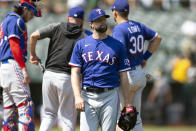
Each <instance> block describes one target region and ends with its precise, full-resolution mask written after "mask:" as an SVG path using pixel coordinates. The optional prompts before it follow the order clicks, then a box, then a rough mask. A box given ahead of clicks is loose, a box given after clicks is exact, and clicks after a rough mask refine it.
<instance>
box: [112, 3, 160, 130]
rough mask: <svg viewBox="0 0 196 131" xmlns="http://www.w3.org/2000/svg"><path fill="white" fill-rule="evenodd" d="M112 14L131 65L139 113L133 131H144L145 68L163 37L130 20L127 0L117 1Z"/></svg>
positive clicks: (135, 99) (134, 103)
mask: <svg viewBox="0 0 196 131" xmlns="http://www.w3.org/2000/svg"><path fill="white" fill-rule="evenodd" d="M111 9H112V14H113V17H114V20H115V22H116V23H117V26H115V28H114V30H113V34H112V35H113V37H114V38H115V39H117V40H119V41H120V42H121V43H122V44H123V45H124V47H125V49H126V51H127V54H128V58H129V61H130V65H131V70H130V71H129V73H128V75H129V84H130V85H131V87H132V91H131V93H132V94H133V93H134V95H133V97H132V98H131V104H132V105H133V106H135V107H136V109H137V111H138V112H139V115H138V118H137V119H138V120H137V123H136V126H135V127H134V129H133V131H142V120H141V117H140V108H141V98H142V91H143V89H144V87H145V86H146V77H145V72H144V71H143V69H142V68H143V67H144V66H145V65H146V62H147V60H148V59H149V58H150V57H151V55H152V54H153V53H154V52H155V51H156V50H157V48H158V47H159V45H160V42H161V37H160V36H159V35H158V33H157V32H155V31H153V30H152V29H150V28H148V27H147V26H145V25H144V24H142V23H139V22H136V21H133V20H129V19H128V15H129V4H128V2H127V1H126V0H115V2H114V4H113V5H112V7H111ZM146 40H147V41H149V43H148V49H147V50H146V51H145V52H144V43H145V41H146Z"/></svg>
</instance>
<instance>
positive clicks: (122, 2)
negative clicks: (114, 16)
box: [110, 0, 129, 12]
mask: <svg viewBox="0 0 196 131" xmlns="http://www.w3.org/2000/svg"><path fill="white" fill-rule="evenodd" d="M110 9H111V10H116V11H119V12H128V11H129V3H128V2H127V0H115V1H114V4H113V5H112V6H111V7H110Z"/></svg>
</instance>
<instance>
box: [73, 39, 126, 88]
mask: <svg viewBox="0 0 196 131" xmlns="http://www.w3.org/2000/svg"><path fill="white" fill-rule="evenodd" d="M69 64H70V65H71V66H76V67H80V68H81V73H82V79H83V80H82V85H83V87H84V86H85V87H99V88H111V87H118V86H119V72H122V71H127V70H129V69H130V63H129V60H128V58H127V54H126V52H125V49H124V47H123V45H122V44H121V43H120V42H119V41H117V40H115V39H114V38H112V37H110V36H107V38H106V39H103V40H96V39H94V38H93V37H92V35H90V36H88V37H85V38H84V39H81V40H79V41H78V42H77V43H76V45H75V47H74V50H73V53H72V57H71V60H70V63H69Z"/></svg>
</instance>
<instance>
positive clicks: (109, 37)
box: [108, 35, 122, 45]
mask: <svg viewBox="0 0 196 131" xmlns="http://www.w3.org/2000/svg"><path fill="white" fill-rule="evenodd" d="M108 41H110V42H112V43H114V44H115V45H116V44H117V45H121V44H122V43H121V42H120V41H119V40H117V39H115V38H113V37H111V36H109V35H108Z"/></svg>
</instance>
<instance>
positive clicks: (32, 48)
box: [30, 31, 40, 56]
mask: <svg viewBox="0 0 196 131" xmlns="http://www.w3.org/2000/svg"><path fill="white" fill-rule="evenodd" d="M39 38H40V33H39V31H35V32H33V33H32V34H31V37H30V55H32V56H35V55H36V53H35V47H36V43H37V40H38V39H39Z"/></svg>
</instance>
